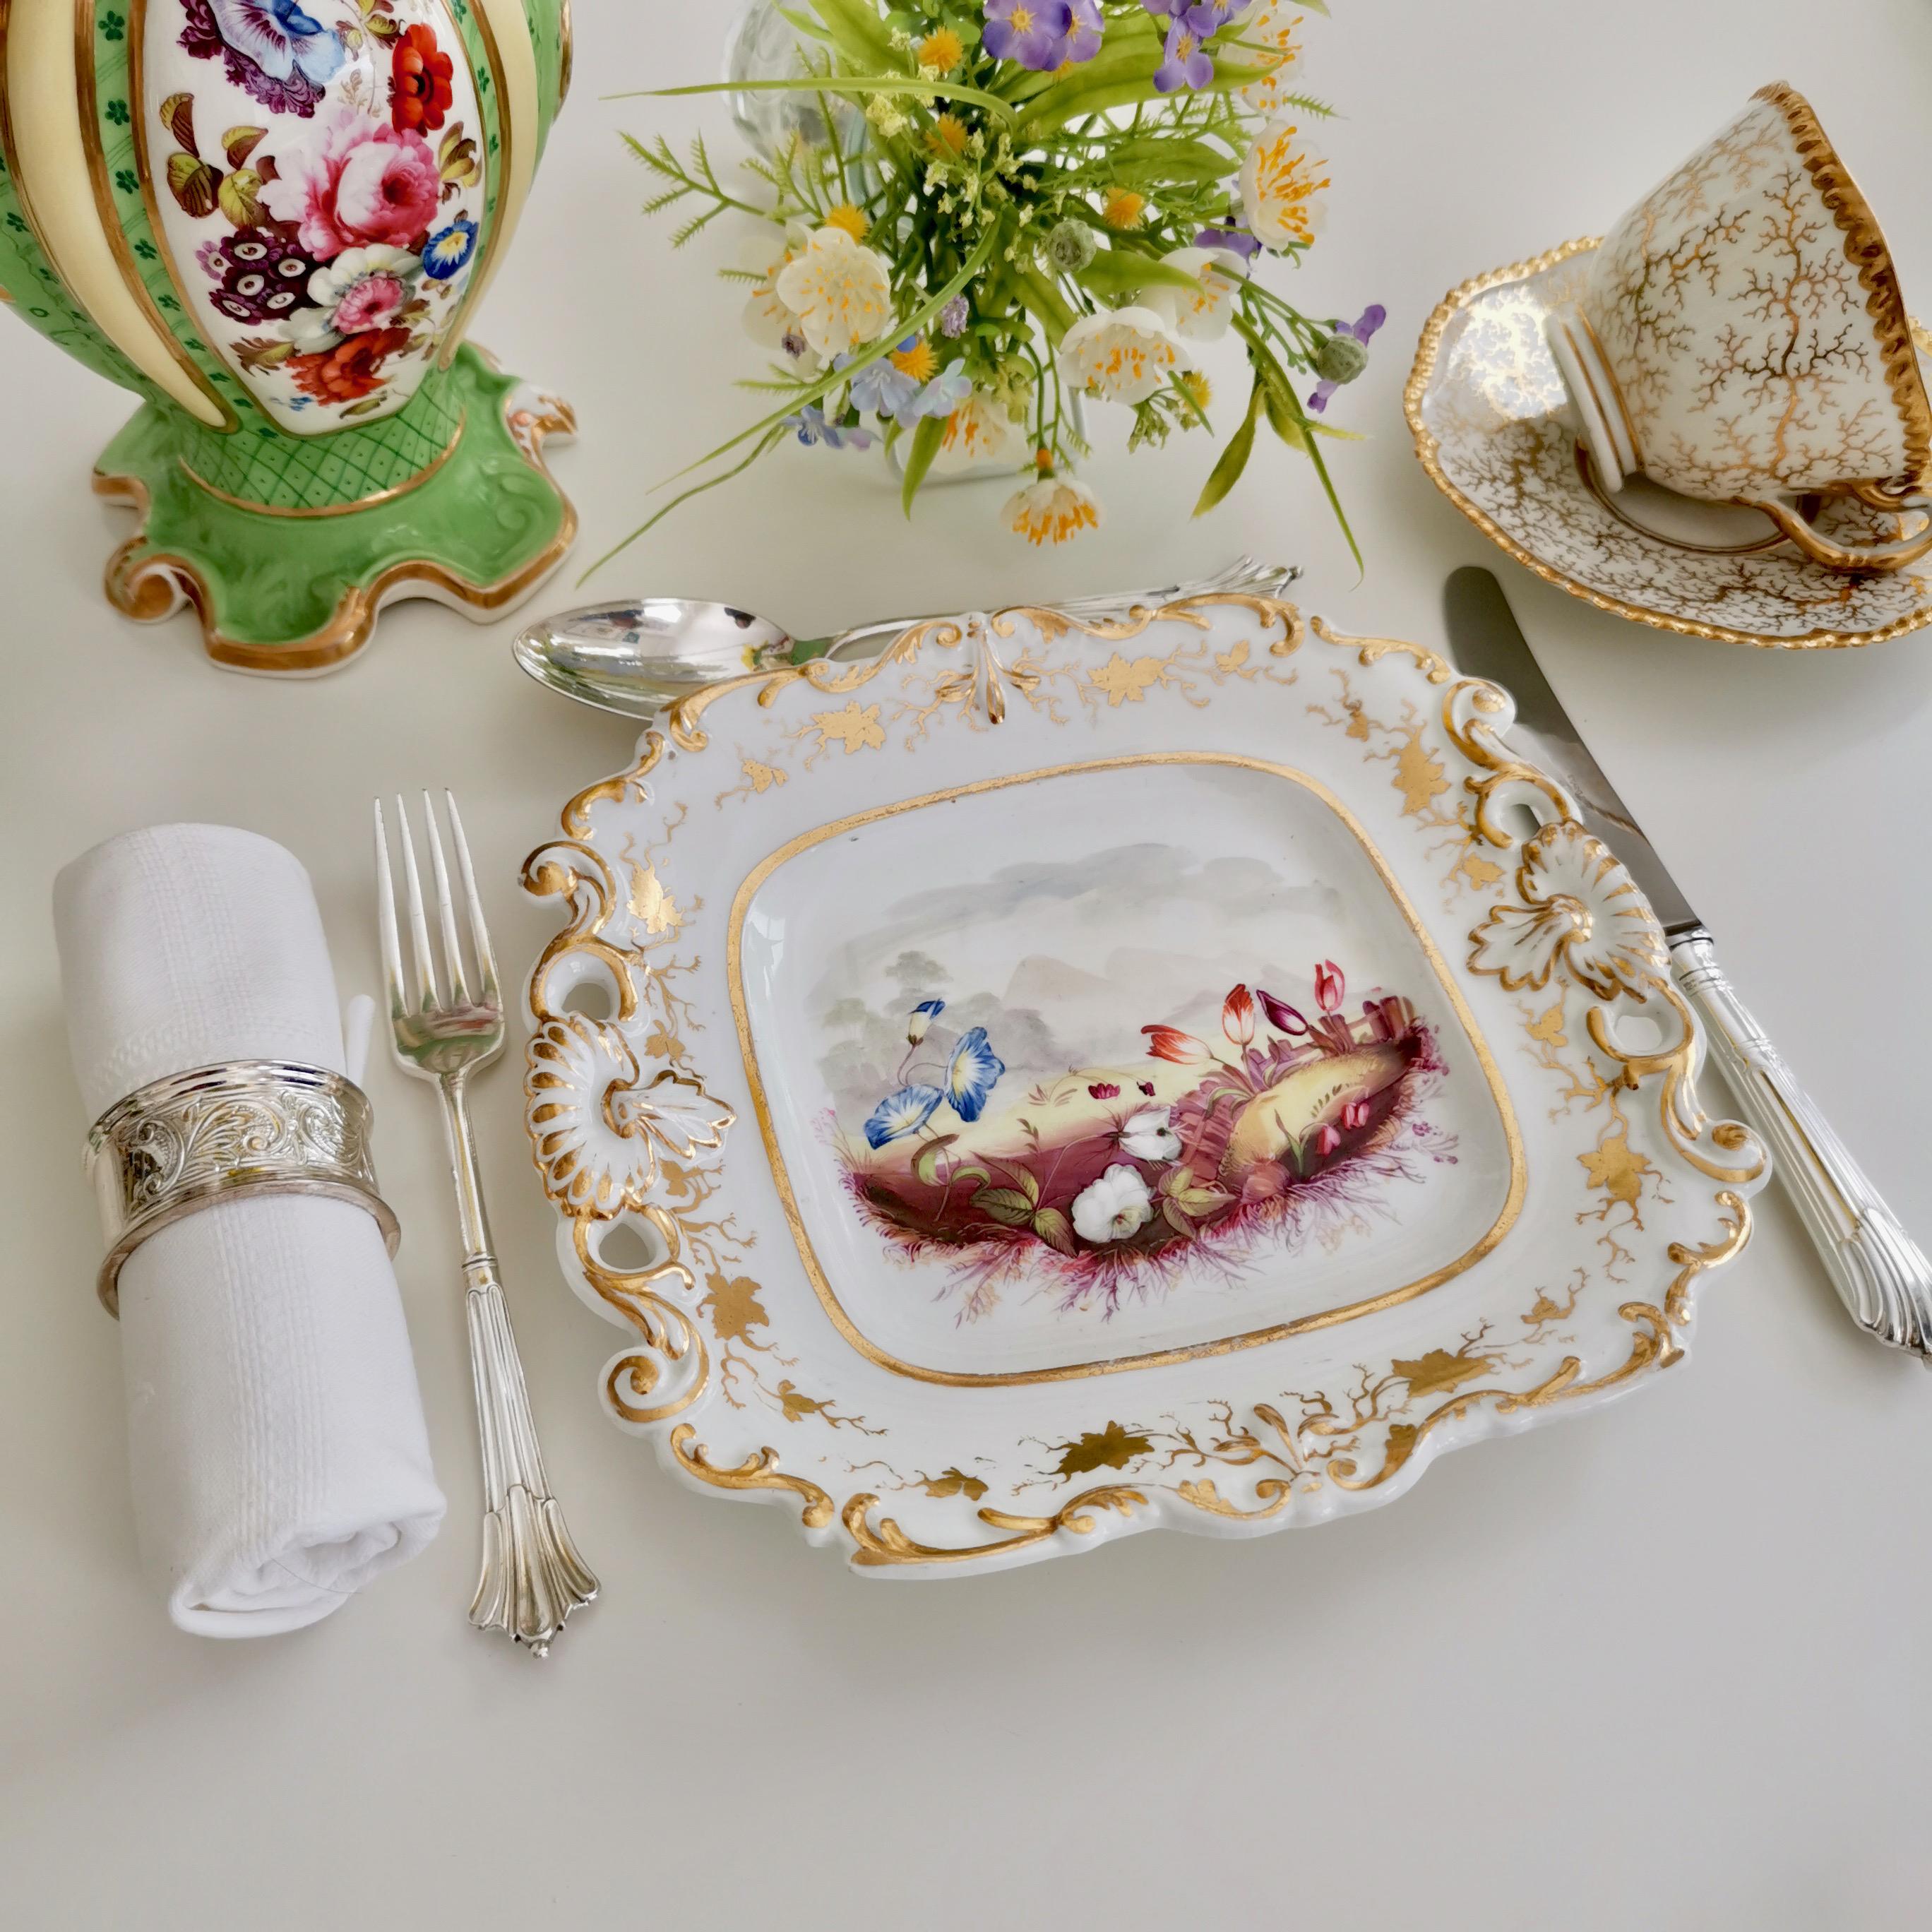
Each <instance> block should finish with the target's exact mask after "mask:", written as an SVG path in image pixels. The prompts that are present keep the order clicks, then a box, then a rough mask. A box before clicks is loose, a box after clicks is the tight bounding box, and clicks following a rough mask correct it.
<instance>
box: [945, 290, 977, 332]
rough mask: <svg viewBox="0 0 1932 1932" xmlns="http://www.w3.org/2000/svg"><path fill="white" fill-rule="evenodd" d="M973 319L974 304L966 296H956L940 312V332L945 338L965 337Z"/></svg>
mask: <svg viewBox="0 0 1932 1932" xmlns="http://www.w3.org/2000/svg"><path fill="white" fill-rule="evenodd" d="M972 319H973V305H972V304H971V302H968V300H967V299H966V298H965V296H954V297H953V299H952V300H951V301H950V302H948V303H947V305H946V306H945V307H944V308H943V309H941V311H939V332H940V334H941V335H945V336H955V335H965V333H966V325H967V323H969V322H971V320H972Z"/></svg>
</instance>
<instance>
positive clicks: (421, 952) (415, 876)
mask: <svg viewBox="0 0 1932 1932" xmlns="http://www.w3.org/2000/svg"><path fill="white" fill-rule="evenodd" d="M396 816H397V817H398V819H400V820H401V821H402V826H401V830H402V841H403V877H404V880H405V881H406V882H407V884H408V886H409V891H410V952H411V953H413V955H414V956H415V959H416V989H417V993H418V995H419V998H418V1001H417V1004H418V1005H419V1007H422V1010H424V1011H425V1013H427V1012H428V1011H430V1010H431V1009H432V1008H434V1007H440V1005H442V1004H443V998H442V995H440V993H439V992H437V985H436V958H435V955H434V954H433V953H431V951H430V950H429V926H428V923H427V922H425V919H424V918H423V895H422V875H421V874H419V872H418V871H417V870H416V841H415V840H414V839H413V838H412V837H411V836H410V814H409V808H408V807H407V806H406V805H404V803H403V799H402V794H401V793H400V792H398V793H397V794H396Z"/></svg>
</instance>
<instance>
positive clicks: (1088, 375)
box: [1060, 308, 1194, 403]
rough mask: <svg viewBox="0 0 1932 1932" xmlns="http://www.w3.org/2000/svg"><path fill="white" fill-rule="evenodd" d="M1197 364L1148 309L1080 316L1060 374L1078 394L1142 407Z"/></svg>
mask: <svg viewBox="0 0 1932 1932" xmlns="http://www.w3.org/2000/svg"><path fill="white" fill-rule="evenodd" d="M1193 366H1194V359H1193V356H1190V354H1189V353H1188V351H1187V350H1186V349H1185V348H1184V347H1183V346H1182V345H1181V344H1180V343H1179V342H1178V341H1176V340H1175V338H1174V337H1173V336H1172V335H1170V334H1169V332H1168V326H1167V324H1166V322H1165V321H1164V320H1163V319H1162V318H1161V317H1160V316H1159V315H1157V314H1156V313H1155V312H1154V311H1153V310H1152V309H1151V308H1117V309H1111V310H1103V311H1101V313H1100V314H1097V315H1086V316H1082V317H1081V318H1080V320H1079V321H1078V322H1076V323H1075V324H1074V325H1073V327H1072V328H1071V329H1069V330H1068V331H1067V334H1066V336H1065V338H1064V339H1063V340H1062V341H1061V345H1060V371H1061V374H1062V375H1064V377H1066V378H1067V380H1068V381H1069V382H1070V383H1072V384H1073V386H1074V387H1075V388H1076V389H1080V390H1082V391H1084V392H1085V393H1086V394H1087V395H1090V396H1097V397H1098V398H1100V400H1101V401H1103V402H1109V403H1144V402H1145V401H1147V399H1148V397H1150V396H1151V395H1153V394H1154V392H1155V391H1156V390H1157V389H1165V388H1166V386H1167V379H1168V377H1169V376H1170V375H1172V374H1176V373H1177V372H1178V371H1181V370H1183V369H1191V368H1193Z"/></svg>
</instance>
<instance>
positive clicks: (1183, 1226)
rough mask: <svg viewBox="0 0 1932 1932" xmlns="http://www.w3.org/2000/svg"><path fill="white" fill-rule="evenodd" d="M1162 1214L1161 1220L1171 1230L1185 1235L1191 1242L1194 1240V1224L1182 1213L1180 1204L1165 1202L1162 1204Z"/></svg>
mask: <svg viewBox="0 0 1932 1932" xmlns="http://www.w3.org/2000/svg"><path fill="white" fill-rule="evenodd" d="M1160 1214H1161V1219H1162V1220H1164V1221H1165V1222H1166V1223H1167V1225H1168V1226H1169V1227H1170V1228H1172V1229H1175V1231H1176V1232H1178V1233H1180V1234H1183V1235H1186V1236H1187V1238H1188V1239H1189V1240H1190V1241H1193V1238H1194V1223H1193V1222H1192V1221H1190V1220H1189V1219H1188V1218H1187V1215H1186V1214H1184V1212H1183V1211H1182V1210H1181V1205H1180V1203H1179V1202H1175V1201H1163V1202H1162V1203H1161V1204H1160Z"/></svg>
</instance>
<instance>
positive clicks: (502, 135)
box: [436, 0, 536, 369]
mask: <svg viewBox="0 0 1932 1932" xmlns="http://www.w3.org/2000/svg"><path fill="white" fill-rule="evenodd" d="M469 13H470V17H471V19H472V20H474V21H475V23H476V31H478V33H479V34H481V35H482V37H483V52H484V58H486V59H487V61H488V62H489V63H490V86H491V88H492V89H493V91H494V92H495V94H496V129H497V133H498V136H499V151H498V153H497V155H496V164H497V165H498V166H499V167H501V169H502V172H503V178H502V184H501V185H500V186H499V188H498V189H497V191H496V211H495V212H494V213H493V214H491V215H490V217H489V220H490V229H489V233H488V235H487V237H486V236H478V238H477V247H476V251H475V254H474V255H472V257H471V259H470V269H469V287H467V288H466V289H465V290H463V299H462V300H461V301H460V302H458V304H457V305H456V313H455V314H454V315H452V317H450V319H449V334H448V335H447V336H446V338H444V341H443V351H442V353H441V354H440V355H439V356H437V359H436V363H437V368H439V369H447V368H449V365H451V363H452V362H455V359H456V352H457V350H458V347H459V346H460V344H461V342H462V341H463V331H464V330H465V329H466V328H468V326H469V318H470V317H471V316H472V315H473V314H475V310H476V305H477V303H478V302H479V301H481V299H482V296H483V291H484V289H485V288H486V287H487V286H488V285H489V283H490V281H491V280H492V279H493V271H494V269H495V266H496V263H497V262H498V261H499V260H500V259H501V257H502V250H503V248H504V247H505V245H506V244H507V242H508V239H509V236H510V234H511V232H512V231H513V229H514V223H511V220H510V217H511V214H512V212H513V211H512V209H511V206H510V196H511V190H513V189H514V187H515V186H516V174H517V171H516V162H515V156H516V154H517V149H516V148H514V146H513V145H512V139H513V130H512V127H511V122H512V121H513V120H514V118H515V116H514V113H513V112H512V108H513V105H514V104H513V103H512V102H511V98H510V83H509V76H508V74H507V73H506V72H505V69H504V66H503V53H502V48H501V47H500V46H499V45H498V44H497V41H496V28H494V26H493V25H492V24H491V23H490V0H472V4H471V5H470V9H469ZM518 19H519V20H522V19H523V16H522V15H521V14H519V15H518ZM523 34H524V38H525V40H526V43H528V42H529V26H528V24H527V23H525V24H524V26H523ZM458 39H459V40H460V39H461V35H460V34H458ZM528 51H529V57H530V67H531V72H532V77H534V75H535V68H536V48H535V46H534V45H533V44H532V45H529V47H528ZM474 84H475V83H474V77H473V76H472V86H473V85H474ZM532 105H533V106H534V103H532ZM476 111H477V115H478V118H479V119H481V115H482V113H483V102H482V95H481V91H480V90H479V91H478V95H477V103H476ZM477 131H478V133H481V132H482V131H483V130H481V128H480V127H479V128H478V130H477ZM484 153H485V154H486V156H487V154H488V149H487V146H486V147H485V148H484ZM526 198H527V197H526ZM522 212H523V205H522V202H518V204H517V207H516V208H515V209H514V213H515V214H522Z"/></svg>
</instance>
